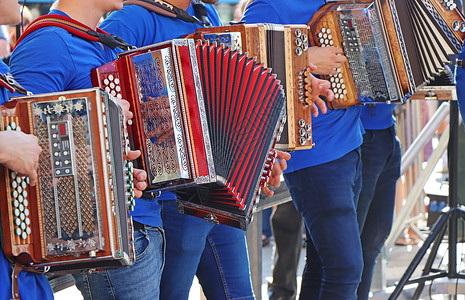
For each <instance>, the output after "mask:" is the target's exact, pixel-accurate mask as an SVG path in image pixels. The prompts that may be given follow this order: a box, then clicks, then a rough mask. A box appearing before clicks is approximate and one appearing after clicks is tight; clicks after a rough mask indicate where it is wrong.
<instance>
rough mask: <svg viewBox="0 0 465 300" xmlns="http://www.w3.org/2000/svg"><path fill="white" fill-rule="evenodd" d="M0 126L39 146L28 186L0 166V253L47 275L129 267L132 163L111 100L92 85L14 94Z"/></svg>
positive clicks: (118, 111) (121, 117) (4, 108)
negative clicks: (33, 181)
mask: <svg viewBox="0 0 465 300" xmlns="http://www.w3.org/2000/svg"><path fill="white" fill-rule="evenodd" d="M0 129H1V130H22V131H23V132H25V133H32V134H34V135H35V136H37V138H38V139H39V145H40V147H41V148H42V153H41V155H40V158H39V169H38V183H37V185H36V186H30V185H29V184H28V178H25V177H20V176H18V174H16V172H13V171H11V170H8V169H6V168H0V192H1V193H3V195H6V201H1V202H0V203H1V204H0V205H1V220H2V222H1V225H2V239H3V250H4V252H5V254H6V255H7V256H9V257H12V258H13V259H14V260H16V261H17V262H19V263H21V264H23V265H25V266H28V267H47V268H50V271H51V272H55V273H60V272H77V271H80V270H85V269H105V268H116V267H121V266H126V265H130V264H132V263H133V261H134V259H135V257H134V240H133V231H132V230H133V229H132V220H131V218H130V217H129V206H130V205H131V203H130V202H131V201H133V191H132V188H131V186H130V185H131V184H132V180H131V177H132V174H131V173H132V166H131V165H130V164H129V163H127V162H126V161H125V160H124V159H123V151H127V149H126V147H128V135H127V131H126V128H125V119H124V115H123V114H122V111H121V108H120V107H119V106H118V105H117V104H116V102H115V101H114V100H113V99H110V98H109V97H108V95H107V94H106V93H105V92H103V91H102V90H100V89H88V90H78V91H69V92H61V93H50V94H40V95H35V96H25V97H20V98H14V99H12V101H11V102H7V103H6V104H5V106H2V107H1V108H0ZM131 194H132V195H131Z"/></svg>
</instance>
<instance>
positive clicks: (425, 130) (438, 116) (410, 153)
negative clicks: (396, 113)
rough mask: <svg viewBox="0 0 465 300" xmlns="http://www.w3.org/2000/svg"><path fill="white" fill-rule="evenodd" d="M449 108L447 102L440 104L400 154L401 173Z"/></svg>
mask: <svg viewBox="0 0 465 300" xmlns="http://www.w3.org/2000/svg"><path fill="white" fill-rule="evenodd" d="M449 110H450V105H449V103H448V102H444V103H443V104H441V106H440V107H439V108H438V110H437V111H436V112H435V113H434V115H433V116H432V117H431V120H429V122H428V123H427V124H426V125H425V127H424V128H423V130H422V131H421V132H420V134H419V135H418V136H417V138H416V139H415V141H414V142H413V143H412V145H410V147H408V149H407V151H405V153H404V155H403V156H402V164H401V167H400V173H401V174H404V173H405V172H406V171H407V169H408V168H409V167H410V165H412V163H413V162H414V161H415V158H416V157H418V153H419V152H420V151H421V150H423V148H424V147H425V145H426V144H427V143H428V142H429V141H430V140H431V138H432V137H433V136H434V133H435V132H436V131H437V129H438V128H439V126H440V125H441V123H442V121H444V119H445V118H446V117H447V116H448V115H449Z"/></svg>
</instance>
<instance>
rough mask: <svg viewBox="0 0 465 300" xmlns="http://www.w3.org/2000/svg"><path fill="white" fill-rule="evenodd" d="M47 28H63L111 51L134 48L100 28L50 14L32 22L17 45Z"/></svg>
mask: <svg viewBox="0 0 465 300" xmlns="http://www.w3.org/2000/svg"><path fill="white" fill-rule="evenodd" d="M47 26H56V27H60V28H63V29H65V30H67V31H68V32H70V33H71V34H74V35H76V36H78V37H80V38H83V39H85V40H89V41H93V42H99V43H102V44H104V45H106V46H108V47H110V48H111V49H115V48H116V47H119V48H121V49H123V50H129V49H131V48H132V46H131V45H129V44H128V43H126V42H125V41H124V40H123V39H122V38H120V37H118V36H116V35H113V34H108V33H106V32H105V31H103V30H101V29H100V28H97V30H93V29H92V28H90V27H88V26H86V25H84V24H82V23H80V22H78V21H76V20H73V19H71V18H70V17H66V16H62V15H58V14H48V15H44V16H42V17H39V18H37V19H36V20H34V22H32V23H31V24H30V25H29V26H28V27H27V28H26V30H25V31H24V33H23V34H22V35H21V37H20V38H19V39H18V41H17V42H16V45H18V44H19V43H20V42H21V41H22V40H23V39H24V38H25V37H26V36H27V35H28V34H30V33H31V32H33V31H35V30H37V29H39V28H43V27H47Z"/></svg>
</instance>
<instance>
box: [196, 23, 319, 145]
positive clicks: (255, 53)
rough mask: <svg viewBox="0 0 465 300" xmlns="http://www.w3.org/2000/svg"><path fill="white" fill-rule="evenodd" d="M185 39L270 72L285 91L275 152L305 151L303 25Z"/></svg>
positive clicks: (249, 27)
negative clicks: (235, 53) (241, 56)
mask: <svg viewBox="0 0 465 300" xmlns="http://www.w3.org/2000/svg"><path fill="white" fill-rule="evenodd" d="M187 37H189V38H193V39H195V40H197V39H201V40H207V41H210V42H216V43H218V44H222V45H225V46H228V47H231V48H232V49H234V50H239V51H240V52H241V53H248V55H249V57H257V60H258V61H260V62H263V63H264V64H265V66H267V67H269V68H272V69H273V72H274V73H276V75H277V77H278V79H279V80H281V83H282V85H283V86H284V87H285V89H286V98H287V104H286V106H287V123H286V124H285V127H284V130H283V133H282V135H281V137H280V139H279V141H278V143H277V144H276V148H277V149H284V150H296V149H309V148H312V147H313V146H314V144H313V139H312V121H311V119H312V113H311V107H310V105H309V104H311V83H310V80H309V78H308V79H307V77H308V76H309V71H308V62H307V50H308V29H307V25H276V24H239V25H231V26H220V27H202V28H199V29H197V30H196V32H195V33H193V34H189V35H188V36H187Z"/></svg>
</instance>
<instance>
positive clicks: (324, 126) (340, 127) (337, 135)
mask: <svg viewBox="0 0 465 300" xmlns="http://www.w3.org/2000/svg"><path fill="white" fill-rule="evenodd" d="M323 4H325V1H324V0H313V1H309V0H286V4H285V5H283V1H282V0H255V1H253V2H252V3H251V4H250V5H249V6H247V9H246V11H245V13H244V17H243V18H242V20H243V21H246V22H247V23H249V24H252V23H274V24H307V23H308V22H309V21H310V19H311V17H312V15H313V14H314V13H315V12H316V11H318V9H319V8H320V7H321V6H322V5H323ZM360 111H361V107H359V106H356V107H351V108H348V109H340V110H328V112H327V113H326V114H321V113H320V115H319V116H318V117H316V118H313V120H312V122H313V141H314V142H315V147H314V148H313V149H309V150H298V151H295V152H294V153H292V157H291V159H290V160H289V161H288V168H287V170H286V171H285V173H290V172H294V171H297V170H300V169H304V168H307V167H311V166H316V165H320V164H323V163H327V162H330V161H333V160H336V159H338V158H340V157H342V156H344V155H345V154H347V153H348V152H350V151H352V150H354V149H356V148H357V147H359V146H360V145H361V144H362V141H363V139H362V133H363V132H364V130H363V126H362V123H361V121H360Z"/></svg>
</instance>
